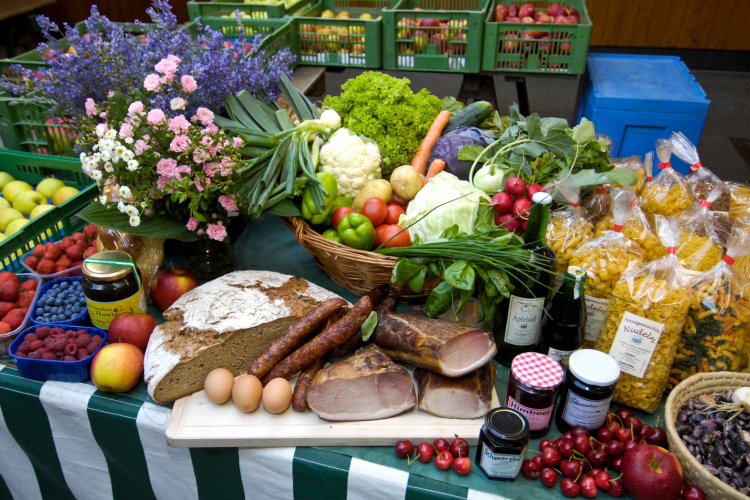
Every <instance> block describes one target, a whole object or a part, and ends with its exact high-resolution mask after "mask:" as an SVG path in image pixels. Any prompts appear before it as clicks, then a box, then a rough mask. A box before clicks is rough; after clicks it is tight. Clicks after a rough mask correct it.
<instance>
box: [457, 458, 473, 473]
mask: <svg viewBox="0 0 750 500" xmlns="http://www.w3.org/2000/svg"><path fill="white" fill-rule="evenodd" d="M453 470H454V471H456V474H458V475H459V476H466V475H468V474H469V472H471V459H470V458H469V457H458V458H457V459H455V460H454V461H453Z"/></svg>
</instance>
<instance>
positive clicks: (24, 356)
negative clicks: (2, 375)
mask: <svg viewBox="0 0 750 500" xmlns="http://www.w3.org/2000/svg"><path fill="white" fill-rule="evenodd" d="M16 357H17V358H26V357H27V356H26V354H24V353H22V352H21V351H18V352H16Z"/></svg>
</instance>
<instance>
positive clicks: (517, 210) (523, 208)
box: [513, 198, 531, 220]
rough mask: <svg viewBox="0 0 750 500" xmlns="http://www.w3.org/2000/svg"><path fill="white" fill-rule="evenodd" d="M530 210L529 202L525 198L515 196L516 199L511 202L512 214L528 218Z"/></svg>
mask: <svg viewBox="0 0 750 500" xmlns="http://www.w3.org/2000/svg"><path fill="white" fill-rule="evenodd" d="M530 210H531V202H530V201H529V200H527V199H526V198H516V201H514V202H513V215H516V216H518V217H520V218H522V219H524V220H528V219H529V212H530Z"/></svg>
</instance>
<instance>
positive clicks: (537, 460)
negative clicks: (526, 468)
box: [531, 455, 544, 470]
mask: <svg viewBox="0 0 750 500" xmlns="http://www.w3.org/2000/svg"><path fill="white" fill-rule="evenodd" d="M531 461H532V462H534V463H535V464H537V465H538V466H539V470H542V469H543V468H544V464H543V463H542V456H541V455H536V456H535V457H534V458H532V459H531Z"/></svg>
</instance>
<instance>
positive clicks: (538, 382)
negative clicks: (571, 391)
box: [505, 352, 564, 438]
mask: <svg viewBox="0 0 750 500" xmlns="http://www.w3.org/2000/svg"><path fill="white" fill-rule="evenodd" d="M563 378H564V372H563V368H562V366H560V363H558V362H557V361H555V360H554V359H552V358H550V357H549V356H545V355H544V354H540V353H538V352H525V353H523V354H519V355H518V356H516V357H515V358H513V363H511V365H510V377H509V379H508V389H507V390H506V391H505V406H507V407H508V408H511V409H513V410H515V411H517V412H519V413H522V414H523V416H524V417H526V420H528V422H529V431H530V433H531V437H533V438H536V437H540V436H544V435H545V434H547V432H548V431H549V428H550V426H551V425H552V415H553V414H554V413H555V402H556V401H557V395H558V392H559V391H560V385H561V384H562V382H563Z"/></svg>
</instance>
